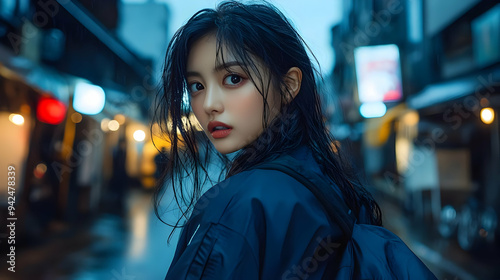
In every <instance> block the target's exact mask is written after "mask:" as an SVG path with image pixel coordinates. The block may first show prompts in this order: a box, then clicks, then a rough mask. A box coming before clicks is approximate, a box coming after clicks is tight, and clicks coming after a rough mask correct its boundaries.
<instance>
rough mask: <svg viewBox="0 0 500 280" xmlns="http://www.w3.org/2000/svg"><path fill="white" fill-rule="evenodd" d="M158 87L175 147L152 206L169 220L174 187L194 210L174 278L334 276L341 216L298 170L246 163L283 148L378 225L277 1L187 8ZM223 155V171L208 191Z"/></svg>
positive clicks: (160, 111)
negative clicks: (212, 169)
mask: <svg viewBox="0 0 500 280" xmlns="http://www.w3.org/2000/svg"><path fill="white" fill-rule="evenodd" d="M159 98H160V99H159V102H158V107H157V111H156V113H157V114H156V121H157V122H158V123H159V124H160V126H161V127H162V128H163V133H165V135H168V137H169V141H170V142H171V144H172V146H171V150H170V152H169V155H170V160H169V164H168V171H166V172H165V176H163V180H162V182H161V184H159V185H158V188H157V190H156V193H155V210H156V214H157V216H158V217H159V218H160V219H161V218H162V215H161V212H160V210H159V207H160V201H161V198H162V196H163V194H164V193H165V189H166V188H167V186H168V187H171V188H172V191H173V195H174V197H175V200H176V202H177V204H178V205H179V207H181V208H182V207H186V209H185V211H184V212H183V214H184V216H185V218H187V219H188V221H187V222H186V223H185V224H184V225H183V230H182V232H181V236H180V239H179V242H178V244H177V248H176V252H175V256H174V259H173V261H172V264H171V266H170V268H169V270H168V273H167V276H166V279H175V280H176V279H218V280H220V279H323V277H325V278H324V279H330V278H326V277H329V276H328V275H333V274H334V273H335V272H334V270H335V269H334V268H335V261H336V258H335V255H336V254H339V253H338V252H337V251H336V250H335V249H336V244H337V243H336V240H337V241H338V240H339V239H340V238H341V237H342V232H341V230H340V229H339V227H338V226H336V225H334V224H332V223H330V222H329V219H328V217H327V215H326V214H325V212H324V210H323V209H322V206H321V205H320V204H319V202H318V200H317V199H316V197H315V196H314V195H313V194H312V193H311V192H310V191H309V190H308V189H307V188H306V187H305V186H303V185H302V184H300V183H299V182H298V181H296V180H295V179H293V178H292V177H290V176H288V175H286V174H284V173H282V172H280V171H275V170H263V169H253V170H250V169H251V168H252V167H253V166H255V165H256V164H259V163H262V162H267V161H271V160H273V159H276V158H277V157H279V156H281V155H290V156H292V157H294V158H295V159H297V160H299V161H300V162H301V163H302V165H303V167H304V168H307V169H309V170H312V171H313V172H315V173H316V174H317V176H321V177H323V178H325V179H326V180H328V181H329V182H331V184H332V185H331V188H333V189H334V190H335V191H336V192H337V193H338V195H340V196H342V198H343V199H344V200H345V202H346V204H347V205H348V206H349V207H350V209H352V210H353V211H354V212H355V214H356V215H357V217H358V220H359V221H361V222H363V223H370V224H375V225H381V212H380V209H379V207H378V205H377V203H376V202H375V201H374V200H373V199H372V197H371V195H370V194H369V193H368V192H367V191H366V190H365V189H364V188H363V187H362V186H361V184H360V180H359V179H358V178H357V177H356V175H355V173H354V171H353V170H352V169H351V168H350V166H349V164H348V162H347V161H346V159H345V158H344V156H342V153H341V151H340V149H339V147H338V146H336V145H335V143H336V142H335V141H334V139H333V137H332V136H331V135H330V133H329V132H328V130H327V128H326V127H325V123H324V118H323V113H322V106H321V103H320V97H319V95H318V91H317V88H316V76H315V70H314V67H313V65H312V62H311V59H310V58H309V56H308V54H307V52H306V45H305V43H304V41H303V40H302V38H301V37H300V36H299V34H297V31H296V30H295V29H294V28H293V26H292V25H291V24H290V22H289V21H288V20H287V19H286V18H285V16H284V15H283V14H282V13H281V12H280V11H279V10H277V9H276V8H275V7H273V6H272V5H270V4H268V3H264V4H248V5H246V4H242V3H238V2H224V3H222V4H219V6H218V7H217V9H216V10H212V9H204V10H201V11H199V12H198V13H196V14H195V15H194V16H193V17H191V19H190V20H189V21H188V22H187V23H186V24H185V25H184V26H183V27H181V28H180V29H179V30H178V31H177V33H176V34H175V35H174V36H173V38H172V40H171V42H170V44H169V46H168V49H167V54H166V58H165V67H164V75H163V89H162V92H161V93H160V94H159ZM187 100H188V101H189V102H187ZM187 103H189V104H188V105H186V104H187ZM191 111H192V113H194V115H195V116H196V119H197V121H198V122H199V125H200V126H201V128H202V129H203V131H204V133H202V135H201V137H200V136H199V135H198V133H197V129H196V127H195V124H194V123H191V121H190V119H189V118H188V114H189V113H190V112H191ZM177 132H180V135H181V136H179V135H178V133H177ZM214 148H215V151H214ZM211 155H216V156H217V158H216V159H213V158H211ZM212 157H213V156H212ZM215 160H219V162H221V163H223V170H222V172H223V173H225V179H224V180H221V181H220V182H219V183H217V184H215V185H214V186H213V187H211V188H210V189H209V190H208V191H206V192H204V193H203V195H202V184H203V183H204V182H206V179H207V178H208V172H207V169H208V166H209V165H210V164H213V163H214V162H215ZM221 175H222V173H221ZM186 177H188V178H189V179H191V180H192V184H189V185H187V186H186V184H182V183H183V181H184V179H185V178H186ZM219 178H220V177H219ZM183 185H184V186H183ZM179 224H180V220H179V221H178V222H177V223H176V224H175V226H174V227H180V226H179ZM174 229H175V228H174ZM172 232H173V231H172ZM170 237H171V235H170ZM170 237H169V239H170ZM337 247H338V246H337Z"/></svg>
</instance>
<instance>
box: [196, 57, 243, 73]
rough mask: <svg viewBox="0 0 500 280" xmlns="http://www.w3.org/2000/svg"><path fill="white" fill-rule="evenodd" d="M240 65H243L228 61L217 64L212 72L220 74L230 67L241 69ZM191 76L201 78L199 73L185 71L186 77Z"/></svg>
mask: <svg viewBox="0 0 500 280" xmlns="http://www.w3.org/2000/svg"><path fill="white" fill-rule="evenodd" d="M242 65H243V63H241V62H239V61H236V60H235V61H228V62H225V63H222V64H218V65H217V66H215V68H214V70H213V71H214V72H220V71H223V70H225V69H227V68H230V67H234V66H239V67H241V66H242ZM192 76H195V77H201V74H200V73H199V72H196V71H187V72H186V77H192Z"/></svg>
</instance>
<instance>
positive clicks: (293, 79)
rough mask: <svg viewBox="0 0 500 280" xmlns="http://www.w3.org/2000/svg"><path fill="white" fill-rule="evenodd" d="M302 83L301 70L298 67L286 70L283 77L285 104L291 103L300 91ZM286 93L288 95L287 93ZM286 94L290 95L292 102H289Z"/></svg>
mask: <svg viewBox="0 0 500 280" xmlns="http://www.w3.org/2000/svg"><path fill="white" fill-rule="evenodd" d="M301 83H302V70H300V68H298V67H292V68H290V69H288V72H287V73H286V75H285V84H286V87H287V88H286V89H284V91H285V98H286V101H287V102H286V103H289V102H290V101H292V100H293V99H294V98H295V96H297V94H298V93H299V91H300V85H301ZM287 91H288V93H287ZM288 94H291V95H292V96H291V98H292V100H289V98H290V96H289V95H288Z"/></svg>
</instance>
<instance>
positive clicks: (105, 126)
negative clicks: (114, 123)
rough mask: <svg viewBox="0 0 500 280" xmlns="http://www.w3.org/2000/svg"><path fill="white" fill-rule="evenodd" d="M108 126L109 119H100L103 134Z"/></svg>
mask: <svg viewBox="0 0 500 280" xmlns="http://www.w3.org/2000/svg"><path fill="white" fill-rule="evenodd" d="M108 124H109V119H108V118H104V119H102V121H101V129H102V131H104V132H107V131H109V128H108Z"/></svg>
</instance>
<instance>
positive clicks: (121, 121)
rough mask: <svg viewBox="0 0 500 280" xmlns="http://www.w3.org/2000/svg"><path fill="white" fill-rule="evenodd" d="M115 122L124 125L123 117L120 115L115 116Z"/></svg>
mask: <svg viewBox="0 0 500 280" xmlns="http://www.w3.org/2000/svg"><path fill="white" fill-rule="evenodd" d="M115 120H116V121H117V122H118V123H119V124H120V125H122V124H124V123H125V116H124V115H122V114H118V115H116V116H115Z"/></svg>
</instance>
